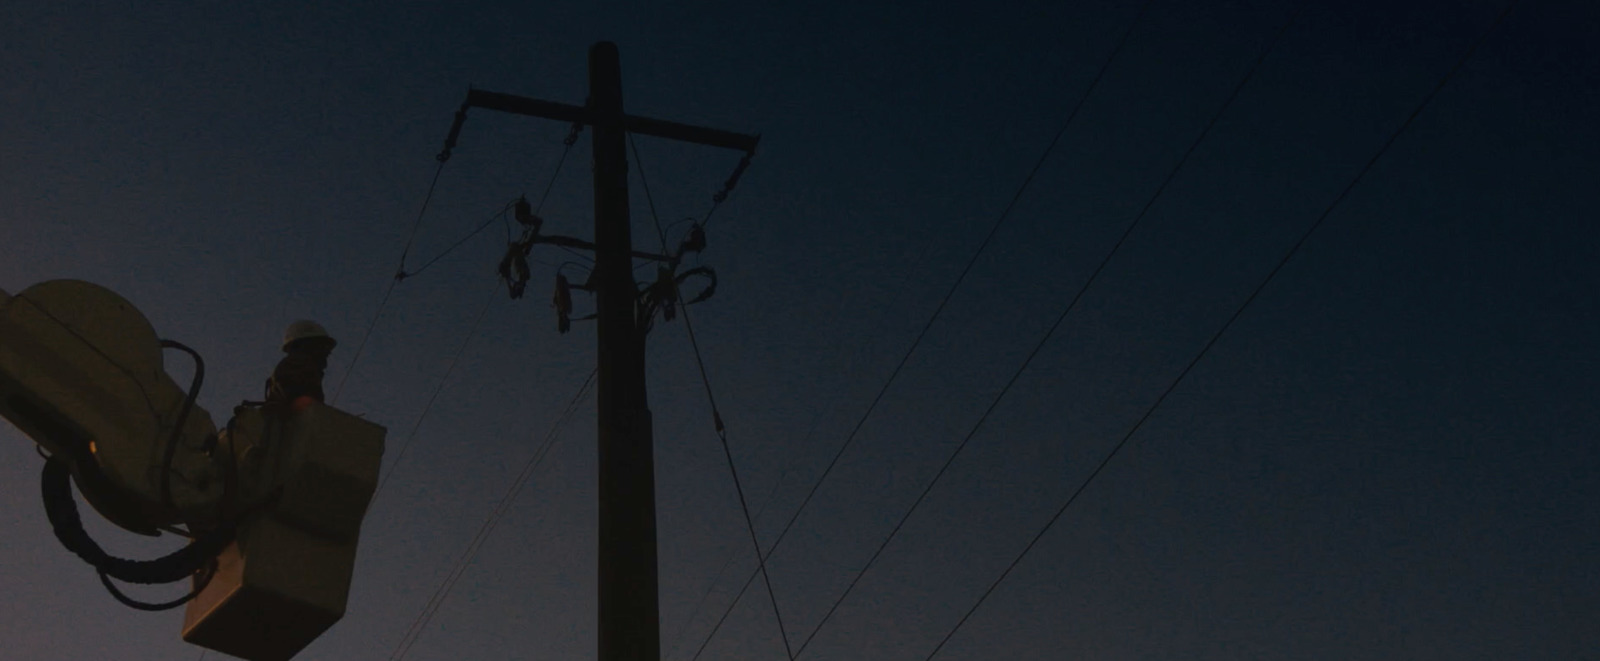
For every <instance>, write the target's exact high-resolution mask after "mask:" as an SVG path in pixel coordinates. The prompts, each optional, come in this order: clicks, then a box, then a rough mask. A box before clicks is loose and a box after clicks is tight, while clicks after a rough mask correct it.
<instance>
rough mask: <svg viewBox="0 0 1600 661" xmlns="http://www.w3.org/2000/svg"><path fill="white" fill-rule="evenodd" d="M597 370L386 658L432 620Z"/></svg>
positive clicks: (400, 654)
mask: <svg viewBox="0 0 1600 661" xmlns="http://www.w3.org/2000/svg"><path fill="white" fill-rule="evenodd" d="M598 373H599V369H598V368H596V369H594V370H591V371H590V372H589V376H588V378H586V379H584V381H583V385H582V386H580V387H579V388H578V392H577V393H576V394H574V395H573V396H572V400H571V401H569V402H568V403H567V406H566V408H565V409H563V410H562V412H561V414H560V415H558V416H557V417H556V420H555V422H553V423H551V425H550V429H549V431H547V432H545V437H544V441H543V442H541V443H540V445H539V447H538V448H537V449H535V450H534V453H533V456H532V457H530V458H529V459H528V461H527V463H525V464H523V467H522V472H520V473H518V474H517V477H516V479H514V480H512V482H511V487H510V488H509V489H507V490H506V493H505V495H503V496H501V498H500V502H498V503H496V504H495V507H494V509H492V510H491V511H490V512H489V517H488V518H487V519H485V520H484V522H483V525H482V526H480V527H479V528H478V534H477V535H476V536H474V537H473V538H472V541H471V542H469V543H468V544H467V550H466V551H464V552H463V553H462V554H461V558H460V559H459V560H457V561H456V564H455V566H453V567H452V568H451V570H450V572H449V573H447V574H446V575H445V579H444V581H443V582H441V583H440V584H439V587H438V588H436V589H435V590H434V591H433V595H432V596H430V597H428V603H427V605H425V606H423V608H422V612H421V613H419V614H418V615H417V618H416V619H415V620H413V621H412V622H411V626H410V627H407V628H406V632H405V634H404V635H403V636H401V638H400V644H399V645H397V646H396V647H395V650H394V652H393V653H392V654H390V656H389V658H390V659H393V660H396V661H398V660H399V659H402V658H404V657H405V655H406V654H407V653H408V652H410V650H411V647H412V646H413V645H415V644H416V642H417V640H418V639H420V638H421V637H422V632H423V631H424V630H425V629H426V628H427V626H428V623H429V622H431V621H433V616H434V615H435V614H437V613H438V612H439V609H440V608H441V607H443V606H444V601H445V599H446V598H448V597H449V596H450V591H451V590H453V589H455V586H456V583H457V582H459V581H460V580H461V577H462V576H463V575H465V574H466V571H467V567H468V566H469V565H471V563H472V561H473V560H474V559H475V558H477V556H478V552H479V551H480V550H482V548H483V544H484V543H485V542H487V541H488V539H489V535H490V534H492V533H493V532H494V529H495V527H496V526H498V525H499V524H500V519H501V518H502V517H504V516H505V514H506V513H507V512H509V511H510V510H511V505H512V504H514V503H515V502H516V499H517V496H518V495H519V494H521V493H522V488H523V487H524V486H526V485H527V483H528V480H529V479H530V478H532V477H533V474H534V472H535V471H537V470H538V469H539V467H540V466H541V465H543V464H544V460H545V457H547V456H549V454H550V451H551V449H552V448H553V447H554V445H555V442H556V441H557V440H559V439H560V437H561V430H562V428H563V427H565V426H566V424H567V422H568V421H570V420H571V418H572V415H573V414H574V413H576V412H577V410H578V405H579V404H580V403H581V402H582V401H583V398H584V397H585V396H586V395H588V394H589V392H590V389H591V387H592V386H593V385H594V379H595V375H596V374H598Z"/></svg>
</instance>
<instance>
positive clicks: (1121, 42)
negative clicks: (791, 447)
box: [694, 0, 1150, 660]
mask: <svg viewBox="0 0 1600 661" xmlns="http://www.w3.org/2000/svg"><path fill="white" fill-rule="evenodd" d="M1149 8H1150V0H1145V2H1144V3H1143V4H1141V5H1140V6H1139V10H1138V12H1137V13H1136V14H1134V16H1133V20H1131V21H1129V23H1128V27H1127V28H1125V29H1124V30H1123V32H1122V36H1121V37H1120V38H1119V39H1118V40H1117V43H1116V45H1115V46H1114V47H1113V48H1112V49H1111V52H1110V54H1109V55H1107V56H1106V59H1105V61H1104V62H1102V63H1101V65H1100V69H1099V70H1098V71H1096V72H1095V75H1094V78H1092V79H1091V80H1090V81H1089V86H1088V87H1086V88H1085V89H1084V91H1083V95H1082V96H1081V97H1079V98H1078V101H1077V103H1075V104H1074V105H1073V107H1072V110H1071V112H1069V113H1068V114H1067V117H1066V119H1065V120H1063V121H1062V122H1061V126H1060V128H1058V129H1057V130H1056V132H1055V135H1054V136H1052V137H1051V138H1050V142H1049V144H1047V145H1046V146H1045V149H1044V153H1042V154H1040V155H1039V159H1038V160H1037V161H1036V162H1034V164H1033V168H1032V169H1030V170H1029V171H1028V175H1027V176H1026V177H1024V178H1023V180H1022V184H1021V185H1020V186H1018V187H1017V192H1016V193H1015V194H1013V195H1012V196H1011V200H1010V201H1009V202H1007V203H1006V206H1005V208H1004V209H1002V210H1001V212H1000V215H999V217H997V218H996V219H995V221H994V223H993V224H992V225H990V227H989V232H988V234H986V235H985V236H984V238H983V241H982V242H980V243H979V244H978V249H977V250H975V251H973V253H972V256H971V257H970V258H968V259H967V263H966V265H965V266H963V267H962V269H961V273H960V274H959V275H957V276H956V280H955V282H954V283H952V284H951V285H950V289H949V290H947V291H946V292H945V294H944V296H943V297H942V298H940V300H939V304H938V305H937V306H936V307H935V308H934V310H933V314H932V315H931V316H929V317H928V321H927V322H925V323H924V324H923V325H922V329H921V330H919V331H918V332H917V336H916V338H915V339H913V340H912V341H911V346H910V347H909V348H907V349H906V352H905V354H904V355H902V356H901V357H900V362H899V363H897V364H896V365H895V367H894V369H893V370H892V371H890V373H889V378H888V379H887V380H885V381H884V383H883V386H882V387H880V388H879V389H878V392H877V394H876V395H874V396H873V398H872V401H871V402H870V403H869V404H867V409H866V411H865V412H863V413H862V414H861V417H860V418H859V419H858V420H857V421H856V423H855V426H854V427H852V428H851V430H850V433H849V435H847V436H846V437H845V441H844V443H843V444H842V445H840V446H839V449H838V450H837V451H835V452H834V454H833V458H832V459H830V460H829V461H828V465H827V467H825V468H824V469H823V470H822V474H821V475H819V476H818V477H817V479H816V480H815V482H813V484H812V485H811V489H810V490H809V491H808V492H807V493H806V496H805V498H803V499H801V501H800V506H799V507H797V508H796V509H795V511H794V514H793V515H792V516H790V517H789V520H788V522H786V523H784V525H783V528H782V529H781V530H780V531H779V532H778V536H777V538H776V539H774V540H773V542H772V545H771V546H770V547H769V548H768V551H767V553H766V554H765V555H762V554H759V553H758V554H757V557H760V558H762V560H763V563H764V562H765V558H766V557H770V556H771V555H772V553H773V552H774V551H775V550H776V549H777V548H778V545H779V544H781V543H783V540H784V538H785V537H786V536H787V535H788V534H789V530H790V529H792V528H793V527H794V524H795V522H796V521H798V520H799V519H800V514H801V513H802V512H804V511H805V508H806V506H807V505H809V504H810V503H811V499H812V498H813V497H815V496H816V494H817V490H818V489H820V488H821V487H822V483H823V482H825V481H826V480H827V479H828V475H829V474H831V473H832V472H833V469H834V467H835V466H837V465H838V463H839V458H840V457H843V456H844V453H845V451H846V450H848V449H849V448H850V446H851V444H852V443H853V442H854V441H855V438H856V435H857V434H858V433H860V431H861V428H862V426H864V425H865V424H866V422H867V419H868V418H869V417H871V416H872V412H873V411H874V410H876V409H877V407H878V403H879V402H881V401H883V397H884V395H885V394H887V393H888V392H889V387H890V386H891V385H893V384H894V382H895V379H897V378H899V376H900V372H901V370H903V369H904V368H905V366H906V363H908V362H910V360H911V355H912V354H914V353H916V350H917V347H919V346H921V344H922V340H923V338H925V337H927V335H928V331H929V329H931V328H933V324H934V322H935V321H938V319H939V317H940V315H942V314H943V313H944V309H945V306H946V305H948V304H949V303H950V299H951V297H952V296H954V295H955V293H956V290H957V289H960V288H961V285H962V283H964V282H966V279H967V275H968V274H969V273H971V271H972V267H973V266H974V265H975V264H977V262H978V258H979V257H980V256H982V255H983V253H984V250H985V249H987V248H988V247H989V243H990V242H992V241H993V240H994V237H995V235H996V234H997V233H999V231H1000V227H1001V226H1002V225H1004V224H1005V221H1006V219H1007V218H1008V217H1010V215H1011V212H1012V210H1013V209H1015V208H1016V206H1017V203H1018V202H1019V201H1020V200H1021V199H1022V195H1023V193H1025V192H1027V190H1028V187H1029V186H1030V185H1032V183H1033V180H1034V177H1036V176H1038V174H1039V171H1040V170H1041V169H1043V167H1044V164H1045V161H1047V160H1049V158H1050V155H1051V154H1052V153H1054V152H1055V148H1056V145H1057V144H1058V143H1060V142H1061V137H1062V136H1063V135H1065V134H1066V132H1067V129H1068V128H1069V127H1071V126H1072V122H1073V120H1074V119H1076V118H1077V117H1078V113H1079V111H1081V110H1083V107H1084V104H1085V103H1087V102H1088V100H1089V97H1090V96H1091V95H1092V94H1093V93H1094V90H1095V88H1097V87H1098V86H1099V85H1100V81H1101V79H1103V78H1104V77H1105V74H1106V71H1108V70H1109V69H1110V68H1111V65H1112V63H1114V62H1115V61H1116V59H1117V56H1118V55H1119V54H1120V53H1121V52H1122V49H1123V47H1124V46H1126V45H1127V44H1128V39H1129V37H1131V36H1132V35H1133V29H1134V27H1136V26H1137V25H1138V24H1139V20H1140V19H1141V18H1143V17H1144V14H1145V11H1146V10H1147V9H1149ZM754 580H755V574H754V573H752V574H751V576H750V578H749V579H747V580H746V581H745V583H744V587H743V588H741V589H740V590H739V593H738V595H736V596H735V597H734V598H733V602H732V603H730V604H728V608H727V609H726V610H724V611H723V613H722V616H721V617H720V618H718V619H717V623H716V625H715V626H713V627H712V628H711V632H710V633H709V634H707V636H706V639H705V641H703V642H702V643H701V644H700V649H699V650H698V651H696V652H695V655H694V659H696V660H698V659H699V658H700V655H701V654H704V653H705V650H706V646H707V645H709V644H710V643H711V639H712V638H715V637H716V635H717V632H718V631H720V630H721V629H722V624H723V623H724V622H726V621H727V620H728V616H729V615H731V614H732V613H733V610H734V608H735V607H737V606H738V605H739V600H740V599H742V598H743V597H744V593H745V592H746V591H747V590H749V588H750V583H751V582H752V581H754Z"/></svg>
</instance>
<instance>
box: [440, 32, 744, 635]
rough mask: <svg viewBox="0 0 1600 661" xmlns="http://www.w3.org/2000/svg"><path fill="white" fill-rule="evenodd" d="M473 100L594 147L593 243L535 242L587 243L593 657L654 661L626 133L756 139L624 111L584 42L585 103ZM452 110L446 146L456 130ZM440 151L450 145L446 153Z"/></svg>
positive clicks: (651, 525)
mask: <svg viewBox="0 0 1600 661" xmlns="http://www.w3.org/2000/svg"><path fill="white" fill-rule="evenodd" d="M469 107H477V108H485V109H489V110H497V111H501V112H510V113H515V114H519V115H527V116H531V117H540V118H544V119H552V120H557V121H562V122H568V123H573V124H583V125H587V126H589V127H590V129H591V131H592V140H593V148H594V242H593V244H588V243H587V242H583V241H578V240H575V239H568V238H566V237H546V238H545V239H544V240H543V241H542V242H546V243H556V244H558V245H566V246H576V247H592V249H593V250H594V253H595V258H594V262H595V264H594V272H593V279H592V280H591V283H590V284H591V286H592V287H593V288H594V291H595V300H596V305H597V316H596V327H597V328H596V334H597V335H598V336H599V373H598V381H599V383H598V386H597V387H598V392H599V395H598V408H599V458H600V462H599V463H600V471H599V472H600V475H599V485H600V488H599V491H600V550H599V565H600V594H599V601H600V627H599V638H600V640H599V646H600V654H599V659H600V661H659V659H660V657H661V631H660V613H659V602H658V596H657V580H656V578H657V577H656V507H655V453H654V441H653V438H652V430H651V421H650V408H649V402H648V401H647V397H646V392H645V362H644V336H645V331H644V329H643V328H641V327H640V324H639V323H638V321H636V319H635V314H636V307H635V306H636V302H637V300H638V296H639V288H638V285H637V284H636V283H635V282H634V279H633V268H632V267H633V261H632V260H633V257H635V256H643V257H659V256H652V255H648V254H645V253H636V252H634V250H633V241H632V236H631V231H630V226H629V217H628V156H627V140H628V133H630V132H631V133H641V134H645V135H653V136H657V137H663V138H669V139H674V140H681V141H685V142H691V143H696V144H701V145H706V146H712V147H723V148H728V149H738V150H742V151H744V152H745V153H746V154H748V153H751V152H753V151H755V147H756V142H757V140H758V138H757V137H756V136H750V135H743V134H738V133H732V132H728V131H719V130H715V129H708V128H701V127H696V126H689V125H686V124H679V123H676V122H668V121H662V120H656V119H649V118H645V117H635V116H631V115H627V114H625V113H624V112H623V107H622V67H621V64H620V59H619V56H618V53H617V46H616V44H613V43H611V42H604V41H603V42H599V43H596V44H595V45H594V46H592V47H590V49H589V103H588V104H587V105H586V106H573V105H568V104H562V103H555V102H550V101H540V100H537V99H529V98H525V97H519V96H512V95H509V94H500V93H496V92H486V91H483V90H470V91H469V92H468V93H467V101H466V103H465V104H464V105H463V108H462V110H463V113H464V112H465V110H466V108H469ZM462 117H463V115H462V114H458V115H457V120H456V126H455V128H453V129H452V131H451V139H450V141H449V142H450V143H452V144H453V143H454V141H455V135H456V134H457V133H458V132H459V131H460V124H461V121H462ZM447 157H448V147H447V149H446V153H445V155H442V156H441V158H447Z"/></svg>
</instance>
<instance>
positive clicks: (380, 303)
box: [328, 161, 445, 404]
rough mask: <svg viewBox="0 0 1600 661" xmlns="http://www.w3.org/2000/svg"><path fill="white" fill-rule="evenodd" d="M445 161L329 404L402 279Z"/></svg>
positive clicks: (437, 169) (353, 367) (341, 389)
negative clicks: (398, 262) (412, 244)
mask: <svg viewBox="0 0 1600 661" xmlns="http://www.w3.org/2000/svg"><path fill="white" fill-rule="evenodd" d="M444 164H445V161H439V165H438V167H435V168H434V169H433V181H431V182H428V194H427V195H425V196H423V198H422V209H420V210H418V211H417V219H416V220H415V221H413V222H412V223H411V233H410V234H408V235H407V236H406V245H405V247H404V248H402V249H400V266H398V267H397V268H396V269H395V277H392V278H390V279H389V285H388V286H387V287H384V289H383V298H382V299H381V300H379V301H378V309H377V311H375V312H373V313H372V321H371V322H370V323H368V324H367V330H366V332H363V333H362V334H361V342H359V343H357V344H356V353H355V355H354V356H351V357H350V367H348V368H346V369H345V371H344V376H342V377H339V387H337V388H334V390H333V398H332V399H330V400H328V403H329V404H333V403H335V402H338V401H339V394H340V393H343V392H344V384H345V382H347V381H349V380H350V375H351V374H354V373H355V371H356V363H359V362H361V353H362V352H363V351H365V350H366V348H367V340H368V339H370V338H371V337H372V329H373V328H376V327H377V326H378V318H379V317H382V316H383V308H384V306H386V305H388V304H389V296H390V295H392V294H394V286H395V285H396V284H397V283H399V282H400V280H401V279H402V278H401V277H400V274H402V273H405V272H406V256H407V255H410V254H411V243H412V242H413V241H416V239H417V228H419V227H422V217H423V216H425V215H427V213H428V203H429V202H432V201H433V191H434V189H435V188H437V187H438V186H439V175H440V174H443V173H444Z"/></svg>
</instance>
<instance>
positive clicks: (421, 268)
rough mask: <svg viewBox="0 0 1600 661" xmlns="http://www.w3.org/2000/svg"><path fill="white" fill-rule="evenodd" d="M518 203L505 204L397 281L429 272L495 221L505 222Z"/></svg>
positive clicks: (399, 275)
mask: <svg viewBox="0 0 1600 661" xmlns="http://www.w3.org/2000/svg"><path fill="white" fill-rule="evenodd" d="M516 203H517V201H516V200H512V201H510V202H507V203H505V204H504V205H503V206H501V207H500V210H499V211H496V212H494V213H493V214H491V215H490V216H489V217H488V218H485V219H484V220H483V222H482V223H481V224H479V225H478V227H477V228H476V229H474V230H472V231H471V232H468V233H467V235H466V236H463V237H461V238H460V239H459V240H457V241H456V242H455V243H452V244H450V247H449V248H445V249H444V250H443V251H442V252H440V253H439V254H437V255H434V256H433V258H432V259H429V260H428V261H426V262H423V264H422V266H418V267H417V270H415V271H405V270H403V269H402V270H401V271H400V273H399V274H397V275H396V276H395V280H396V281H397V282H398V281H400V280H404V279H406V278H409V277H412V276H414V275H418V274H421V273H422V272H423V271H426V270H428V267H430V266H433V265H434V263H435V262H438V261H439V260H441V259H444V258H445V257H446V256H448V255H449V254H450V253H452V252H455V250H456V248H460V247H461V246H462V244H464V243H466V242H467V241H468V240H469V239H471V238H472V237H475V236H477V235H479V234H481V233H483V231H484V230H486V229H489V226H490V225H493V224H494V221H496V220H504V219H505V217H506V212H507V211H510V210H511V207H512V206H514V205H516Z"/></svg>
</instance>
